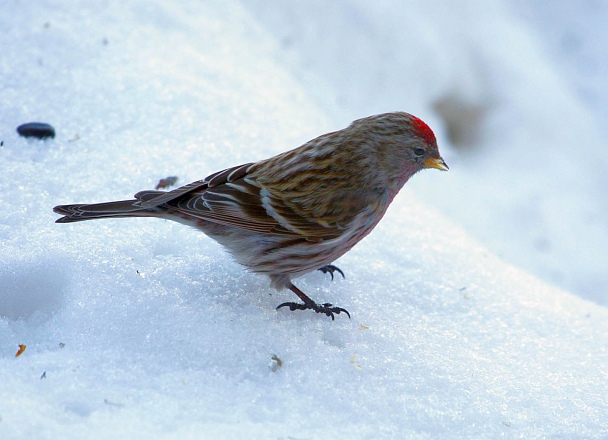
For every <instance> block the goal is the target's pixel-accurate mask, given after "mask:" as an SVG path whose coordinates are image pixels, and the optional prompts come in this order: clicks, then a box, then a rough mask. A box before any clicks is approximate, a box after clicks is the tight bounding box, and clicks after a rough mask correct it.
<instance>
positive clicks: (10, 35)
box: [0, 0, 608, 439]
mask: <svg viewBox="0 0 608 440" xmlns="http://www.w3.org/2000/svg"><path fill="white" fill-rule="evenodd" d="M484 4H485V2H484ZM493 4H494V6H496V8H497V9H496V10H493V9H492V8H489V7H488V9H487V13H488V14H496V15H490V17H498V16H500V14H501V13H502V12H504V11H502V9H501V4H500V3H493ZM342 6H344V5H342ZM2 9H3V13H2V14H1V15H0V28H1V29H2V30H3V31H2V36H0V46H1V47H2V50H1V54H0V94H1V96H2V106H0V115H1V117H0V136H1V140H3V141H4V145H3V146H2V147H0V170H1V172H2V176H3V178H2V179H0V186H1V187H0V194H2V196H1V200H2V205H1V206H2V212H3V215H2V216H0V243H1V247H0V438H1V439H25V438H36V439H56V438H62V439H70V438H73V439H82V438H87V439H95V438H99V439H102V438H104V439H106V438H111V437H115V438H146V439H157V438H158V439H162V438H210V439H216V438H370V439H372V438H373V439H376V438H497V437H500V436H504V437H507V438H514V437H523V438H540V437H556V438H605V437H606V436H608V403H607V398H606V396H608V381H607V379H606V378H607V376H608V353H607V350H608V311H607V310H606V308H605V307H602V306H601V305H598V304H597V303H593V302H588V301H586V300H584V299H581V298H580V297H579V296H574V295H572V294H571V293H568V292H566V291H562V290H559V289H557V288H555V287H552V286H550V285H548V284H546V283H545V282H544V281H541V280H539V279H537V278H535V276H533V275H530V274H528V273H526V272H525V271H523V270H522V269H519V268H516V267H514V266H512V265H510V264H507V263H505V262H504V261H503V260H501V259H500V258H499V257H497V256H495V255H494V254H493V253H492V252H491V251H489V250H488V247H487V246H486V245H481V244H479V241H476V240H473V239H472V238H470V236H469V235H468V234H467V233H466V232H465V230H464V229H463V226H459V223H458V222H459V221H461V220H462V219H461V218H459V217H458V216H452V215H451V214H450V211H443V212H440V211H439V210H438V209H437V208H436V207H433V206H431V205H429V203H433V200H431V199H432V198H433V197H434V195H437V197H438V198H439V199H441V200H443V199H445V198H446V197H447V196H445V195H442V194H450V197H453V198H454V199H455V200H454V201H453V206H457V205H458V201H460V202H462V203H463V204H464V203H466V202H467V201H468V200H469V199H470V197H471V196H470V194H467V193H466V192H463V193H462V194H455V193H454V192H453V190H454V187H455V186H456V185H457V184H459V185H460V184H463V185H464V183H462V182H467V181H468V179H469V178H470V179H478V180H481V179H482V177H480V176H477V177H471V176H474V175H475V172H476V171H477V168H476V167H477V165H476V163H477V162H478V163H479V164H486V163H489V162H488V158H487V155H484V154H482V153H479V154H478V155H477V157H478V158H477V159H476V158H475V155H476V154H477V153H475V151H469V152H468V153H467V154H468V156H467V157H466V158H463V155H464V154H465V153H463V152H462V151H460V150H458V149H457V148H451V146H450V145H449V142H448V140H447V139H446V136H441V139H440V143H442V146H441V147H440V148H441V150H442V151H443V152H444V155H445V156H447V157H446V160H447V161H448V163H449V164H450V165H451V166H452V170H451V171H450V172H449V173H439V172H433V171H427V172H425V173H423V174H420V175H418V176H415V177H414V179H413V180H412V182H411V185H410V184H408V187H407V188H406V189H405V190H404V191H403V192H402V194H400V195H399V196H398V197H397V198H396V200H395V202H394V203H393V206H392V207H391V208H390V209H389V212H388V213H387V215H386V217H385V219H384V220H383V221H382V222H381V223H380V226H379V227H378V228H377V229H376V230H375V231H374V232H373V233H372V234H371V235H370V236H369V237H368V238H367V239H366V240H364V241H363V242H362V243H361V244H359V245H358V246H357V247H356V248H355V249H354V250H353V251H351V252H350V253H348V254H347V255H346V256H344V257H343V258H342V259H340V260H339V261H338V262H336V264H337V265H338V266H339V267H340V268H341V269H343V270H344V272H345V273H346V279H345V280H342V279H341V278H337V279H336V280H335V281H334V282H331V281H330V280H329V278H328V277H327V276H325V275H323V274H321V273H314V274H310V275H308V276H305V277H303V278H301V279H299V280H298V286H299V287H300V288H302V290H304V291H305V292H307V293H308V294H310V295H311V296H312V297H313V298H315V299H317V300H319V301H330V302H333V303H334V304H337V305H339V306H342V307H345V308H347V309H348V310H349V311H350V312H351V314H352V317H353V319H351V320H348V319H347V318H346V317H344V316H338V317H337V319H336V321H335V322H332V321H331V320H329V319H327V318H326V317H324V316H319V315H315V314H314V313H305V312H293V313H292V312H289V311H285V310H281V311H279V312H277V311H275V309H274V307H275V306H276V305H277V304H279V303H280V302H283V301H285V300H289V301H291V300H293V299H294V297H293V295H292V294H291V293H290V292H279V293H277V292H275V291H273V290H271V289H270V288H269V286H268V281H267V280H266V279H264V278H263V277H259V276H256V275H253V274H249V273H247V272H246V271H244V270H243V269H242V268H241V267H240V266H238V265H237V264H235V263H234V262H233V261H231V259H230V257H229V256H228V255H227V254H225V253H224V252H223V251H222V250H221V249H220V247H219V246H218V245H217V244H215V243H214V242H213V241H212V240H210V239H208V238H206V237H205V236H204V235H203V234H201V233H198V232H197V231H195V230H191V229H188V228H186V227H184V226H182V225H179V224H176V223H170V222H164V221H159V220H154V219H129V220H107V221H98V222H89V223H79V224H74V225H57V224H54V223H53V222H54V220H55V219H56V215H55V214H53V212H52V210H51V208H52V207H53V206H54V205H56V204H60V203H70V202H95V201H105V200H113V199H120V198H127V197H130V196H132V194H133V193H135V192H136V191H138V190H141V189H147V188H153V187H154V185H155V184H156V183H157V182H158V180H159V179H160V178H163V177H166V176H168V175H174V174H177V175H178V176H179V178H180V183H181V184H185V183H188V182H190V181H193V180H196V179H199V178H202V177H204V176H205V175H207V174H209V173H211V172H213V171H217V170H219V169H222V168H225V167H228V166H231V165H235V164H238V163H244V162H248V161H252V160H256V159H262V158H265V157H268V156H270V155H272V154H276V153H279V152H281V151H284V150H287V149H289V148H292V147H295V146H297V145H299V144H300V143H302V142H304V141H306V140H308V139H310V138H312V137H314V136H317V135H318V134H321V133H324V132H326V131H329V130H333V129H338V128H341V127H342V126H343V125H344V124H346V123H347V122H348V121H346V120H342V118H344V119H346V118H347V117H348V118H351V117H358V116H363V115H366V114H370V113H373V112H375V111H376V110H379V109H380V105H379V104H378V106H377V108H376V107H375V106H374V105H369V106H368V107H366V106H364V105H361V106H360V107H355V109H356V112H357V113H358V114H357V115H355V114H353V115H350V114H349V115H347V116H344V114H342V115H341V116H340V117H337V116H336V112H337V111H338V110H337V109H339V108H340V107H339V106H337V107H334V108H329V107H330V106H328V107H327V108H326V107H325V106H324V105H322V104H320V103H321V102H322V100H321V99H319V96H318V94H319V91H318V89H317V90H316V91H314V90H313V91H311V90H309V87H308V86H305V85H303V84H306V83H307V79H306V78H299V77H297V76H294V73H293V69H292V68H288V67H286V65H285V63H284V62H283V61H282V59H283V58H284V47H283V45H284V41H282V40H280V39H275V36H274V35H273V34H272V33H271V32H270V31H268V30H267V28H265V27H263V25H262V24H260V22H258V21H256V20H257V19H255V18H254V16H255V15H256V14H251V11H250V10H247V9H244V8H243V7H242V6H241V5H240V4H239V3H237V2H235V1H217V2H214V1H206V2H195V1H190V2H188V1H186V2H179V3H177V2H157V3H156V4H151V3H150V2H145V1H141V0H137V1H132V2H118V1H74V2H69V3H66V4H64V5H59V4H55V5H51V4H49V2H43V1H37V2H34V1H29V2H17V1H12V0H11V1H8V2H5V4H4V5H3V7H2ZM412 11H414V12H415V15H416V17H417V19H419V20H422V19H423V18H424V17H425V15H424V14H425V13H426V14H432V13H433V11H432V10H431V9H429V10H428V11H427V10H426V9H425V8H424V7H423V6H420V5H418V6H417V7H416V8H413V9H412ZM425 11H426V12H425ZM492 11H494V12H492ZM428 17H430V15H428V16H427V18H426V19H425V20H426V21H424V23H425V26H422V25H421V27H422V28H424V29H426V31H425V33H421V34H420V37H419V38H420V41H419V43H420V44H423V43H424V41H431V40H432V41H436V42H437V45H436V50H437V51H440V52H441V51H444V50H446V49H444V48H443V45H442V44H440V43H441V41H443V40H445V38H446V37H445V35H442V34H441V32H442V29H445V26H443V27H442V26H439V25H437V26H434V25H433V22H432V21H431V20H429V18H428ZM304 18H305V16H304V17H303V18H300V19H301V20H304ZM355 24H356V23H355ZM355 24H353V26H355ZM507 24H508V23H503V25H504V26H506V25H507ZM300 25H303V23H299V24H298V26H300ZM512 25H513V26H514V27H515V28H517V29H519V32H520V38H521V39H522V41H523V43H522V44H527V43H526V41H527V40H526V39H525V38H524V37H525V36H526V34H525V32H524V31H523V30H522V29H521V26H522V25H521V24H520V23H519V22H518V21H516V20H515V19H513V23H512ZM393 30H394V31H395V32H397V31H398V29H393ZM351 32H354V31H352V30H351ZM471 32H473V30H471ZM479 32H481V30H480V31H479ZM479 38H484V36H483V34H482V35H481V36H480V37H479ZM465 42H466V41H465ZM465 42H463V43H462V44H464V43H465ZM322 49H323V48H322V47H319V51H320V52H321V51H322ZM485 49H486V50H489V47H486V48H485ZM362 56H363V55H362ZM418 56H419V57H420V58H419V59H420V61H419V62H418V64H419V65H422V66H424V65H427V66H428V65H429V64H432V63H433V60H432V59H430V58H427V57H425V56H424V53H420V54H418ZM495 56H498V54H496V55H495ZM401 62H405V61H401ZM510 62H512V63H515V60H511V61H510ZM542 62H543V61H542V60H537V63H538V66H540V67H542V68H544V69H549V67H548V66H545V65H542ZM515 67H516V70H518V71H520V72H521V75H522V76H521V78H524V79H525V78H527V77H526V76H525V69H524V66H515ZM515 67H514V68H515ZM420 69H423V67H420ZM409 72H411V74H412V78H414V79H416V80H418V79H420V78H423V77H424V75H423V74H422V73H421V70H417V69H416V68H411V69H408V70H407V71H405V72H404V71H401V75H402V76H403V77H404V78H407V75H408V73H409ZM440 72H444V71H442V70H440ZM444 74H445V72H444ZM304 76H305V75H304ZM466 77H467V75H463V78H466ZM515 81H516V80H513V83H512V84H506V85H505V87H511V88H516V84H515ZM322 87H327V88H328V89H327V90H333V89H332V87H331V86H330V85H327V84H326V85H325V86H321V88H322ZM406 90H409V89H406ZM495 92H496V93H498V92H499V91H495ZM332 93H333V92H332ZM417 93H418V95H416V96H413V97H412V100H411V102H410V101H408V99H407V97H406V96H403V97H402V99H400V100H398V101H386V105H387V106H388V105H390V106H391V107H390V108H384V109H382V111H384V110H396V109H399V110H406V111H411V112H414V113H417V114H419V116H421V117H424V118H425V119H426V120H428V122H429V123H430V124H431V125H432V126H434V127H437V130H436V131H438V133H441V130H442V128H441V127H442V122H441V121H442V120H441V118H439V117H438V116H437V115H436V114H435V113H433V110H432V102H433V100H434V99H435V95H434V94H433V93H434V92H433V91H432V90H431V91H429V92H428V94H425V93H426V92H425V88H424V87H421V88H419V89H418V92H417ZM500 93H502V91H500ZM564 96H566V97H565V98H564V97H563V96H562V97H561V98H560V99H570V98H568V92H567V91H564ZM516 98H517V100H520V101H521V103H520V105H521V106H524V107H525V104H526V102H525V100H524V98H523V97H522V96H519V95H518V96H516ZM531 100H532V99H530V100H529V101H531ZM537 104H538V103H530V104H529V105H530V106H531V107H530V108H528V111H530V112H535V111H538V110H539V108H540V107H539V106H538V107H534V106H536V105H537ZM365 108H368V110H369V111H365ZM526 108H527V107H526ZM507 110H508V109H507ZM507 110H505V111H507ZM510 111H512V112H514V113H517V112H518V111H519V107H514V108H511V110H510ZM581 111H582V110H581ZM353 113H354V111H353ZM539 117H540V116H539ZM582 120H584V119H582ZM28 121H42V122H49V123H51V124H52V125H53V126H54V127H55V128H56V130H57V137H56V138H55V139H54V140H47V141H35V140H26V139H23V138H20V137H18V135H17V133H16V132H15V131H14V129H15V127H17V126H18V125H19V124H21V123H23V122H28ZM519 122H521V121H519ZM498 125H500V124H498ZM487 129H488V130H490V131H492V130H494V129H496V130H498V134H496V133H495V132H492V135H493V136H500V133H502V132H501V131H500V127H498V128H496V126H493V125H492V124H490V126H489V128H487ZM590 130H592V129H590ZM517 145H520V144H517ZM494 146H495V145H494ZM508 147H509V145H508V144H507V143H505V144H504V145H502V146H501V148H502V149H503V150H502V151H500V152H497V151H495V153H496V154H497V157H496V158H495V159H493V160H499V159H498V156H500V158H501V159H500V160H507V159H512V160H514V161H515V160H517V159H518V158H520V154H521V151H520V150H519V149H518V148H514V150H513V151H512V152H511V153H510V152H509V150H508ZM587 147H589V148H590V146H588V145H587V146H585V148H587ZM581 148H583V146H581ZM478 151H481V147H480V150H478ZM510 154H512V155H513V156H509V155H510ZM560 160H561V159H560ZM459 169H460V170H459ZM518 170H520V168H519V167H518ZM520 171H521V170H520ZM485 172H487V173H489V172H488V171H485ZM539 172H541V173H543V176H545V177H546V176H547V175H548V170H544V169H541V170H539ZM504 173H505V174H509V171H505V172H504ZM545 173H547V174H545ZM508 177H509V176H508V175H505V176H502V177H501V178H504V179H505V180H508ZM511 177H513V176H511ZM416 182H418V183H416ZM455 182H456V183H455ZM478 183H479V182H478ZM489 185H498V183H496V182H494V183H490V184H489ZM522 185H523V184H522ZM463 188H466V186H465V187H463ZM503 190H504V191H505V192H507V191H508V189H507V188H504V189H503ZM516 190H517V188H513V191H514V194H517V193H516ZM451 191H452V192H451ZM514 197H516V196H514ZM539 200H540V202H542V201H543V200H544V199H542V198H541V199H539ZM494 208H495V207H492V206H490V207H488V209H494ZM446 212H447V214H446ZM475 214H477V215H481V216H483V215H487V214H486V213H485V211H484V210H481V208H479V211H478V212H473V213H469V214H467V215H470V216H474V215H475ZM448 216H449V218H448ZM454 220H456V221H454ZM568 221H573V220H571V219H570V218H569V220H568ZM556 224H557V223H556ZM463 225H464V227H467V224H466V222H464V221H463ZM510 227H514V226H512V225H510V219H509V218H508V217H507V218H505V219H504V221H503V223H501V224H500V225H499V227H498V229H497V230H496V231H495V233H496V234H502V233H503V232H504V230H508V228H510ZM562 227H563V225H562ZM574 232H576V231H574ZM484 233H485V234H487V235H490V233H489V232H488V231H485V232H484ZM495 241H496V242H501V241H505V239H504V237H502V238H500V237H499V238H496V239H495ZM581 246H583V248H584V246H586V244H581ZM605 255H606V253H605V252H604V253H600V254H598V257H597V259H598V260H601V258H605ZM522 258H524V259H527V258H528V257H526V256H525V255H522ZM556 258H557V257H556ZM530 260H533V258H530ZM598 264H599V263H598ZM573 265H578V263H577V262H576V261H573ZM19 344H26V345H27V348H26V350H25V352H24V353H23V354H21V356H19V357H18V358H15V356H14V355H15V353H16V352H17V350H18V345H19ZM273 356H275V357H276V358H278V359H280V360H281V364H280V365H279V363H278V362H277V361H276V360H274V361H273V360H272V358H273Z"/></svg>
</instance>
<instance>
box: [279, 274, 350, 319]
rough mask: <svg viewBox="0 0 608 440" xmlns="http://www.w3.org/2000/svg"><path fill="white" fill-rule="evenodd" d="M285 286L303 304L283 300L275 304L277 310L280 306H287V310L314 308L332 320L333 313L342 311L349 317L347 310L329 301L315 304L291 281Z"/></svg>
mask: <svg viewBox="0 0 608 440" xmlns="http://www.w3.org/2000/svg"><path fill="white" fill-rule="evenodd" d="M286 287H287V288H289V290H291V291H292V292H293V293H295V294H296V295H298V297H299V298H300V299H301V300H302V301H303V302H304V304H300V303H295V302H284V303H283V304H279V305H278V306H277V310H278V309H280V308H281V307H289V310H291V311H294V310H307V309H310V310H314V311H315V312H317V313H325V315H327V316H329V317H331V319H332V321H333V320H334V313H336V314H338V315H339V314H340V313H342V312H344V313H346V314H347V315H348V317H349V318H350V313H348V310H346V309H343V308H342V307H334V306H333V305H332V304H330V303H325V304H317V303H316V302H314V301H313V300H312V299H310V298H309V297H308V296H307V295H306V294H305V293H304V292H302V291H301V290H300V289H298V288H297V287H296V286H294V285H293V284H292V283H291V282H290V283H289V284H288V285H287V286H286Z"/></svg>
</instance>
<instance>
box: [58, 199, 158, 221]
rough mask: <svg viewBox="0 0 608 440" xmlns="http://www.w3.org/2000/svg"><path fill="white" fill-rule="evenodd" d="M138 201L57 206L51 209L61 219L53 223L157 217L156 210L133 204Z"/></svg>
mask: <svg viewBox="0 0 608 440" xmlns="http://www.w3.org/2000/svg"><path fill="white" fill-rule="evenodd" d="M138 201H139V200H137V199H136V200H121V201H117V202H106V203H95V204H93V205H86V204H78V205H59V206H55V207H54V208H53V211H55V212H56V213H57V214H61V215H63V216H64V217H61V218H59V219H57V220H56V221H55V223H72V222H81V221H84V220H94V219H97V218H119V217H158V216H159V212H158V210H156V209H145V208H142V207H141V206H137V205H136V204H135V203H136V202H138Z"/></svg>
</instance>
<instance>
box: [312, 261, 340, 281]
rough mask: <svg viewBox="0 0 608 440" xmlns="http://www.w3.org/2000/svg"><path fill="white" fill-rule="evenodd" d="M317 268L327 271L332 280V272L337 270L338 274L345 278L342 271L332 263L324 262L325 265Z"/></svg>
mask: <svg viewBox="0 0 608 440" xmlns="http://www.w3.org/2000/svg"><path fill="white" fill-rule="evenodd" d="M317 270H320V271H321V272H323V273H329V274H330V275H331V280H332V281H333V280H334V272H338V273H339V274H340V275H342V278H346V277H345V276H344V272H342V271H341V270H340V268H339V267H337V266H334V265H333V264H326V265H325V266H323V267H320V268H318V269H317Z"/></svg>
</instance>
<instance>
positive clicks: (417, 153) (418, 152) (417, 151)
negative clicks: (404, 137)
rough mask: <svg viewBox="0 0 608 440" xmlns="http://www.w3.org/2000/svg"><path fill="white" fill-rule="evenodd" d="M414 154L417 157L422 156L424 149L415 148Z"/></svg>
mask: <svg viewBox="0 0 608 440" xmlns="http://www.w3.org/2000/svg"><path fill="white" fill-rule="evenodd" d="M414 154H415V155H416V156H418V157H420V156H422V155H423V154H424V149H422V148H416V149H414Z"/></svg>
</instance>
